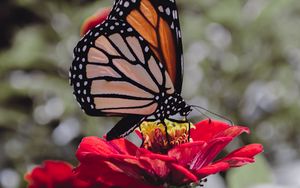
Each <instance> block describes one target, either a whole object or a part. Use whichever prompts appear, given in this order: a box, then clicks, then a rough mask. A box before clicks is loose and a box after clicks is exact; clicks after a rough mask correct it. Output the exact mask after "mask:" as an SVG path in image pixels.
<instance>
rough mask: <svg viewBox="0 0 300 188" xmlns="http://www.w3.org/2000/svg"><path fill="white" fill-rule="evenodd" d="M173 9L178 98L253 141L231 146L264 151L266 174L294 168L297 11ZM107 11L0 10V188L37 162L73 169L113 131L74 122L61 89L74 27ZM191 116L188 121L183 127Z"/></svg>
mask: <svg viewBox="0 0 300 188" xmlns="http://www.w3.org/2000/svg"><path fill="white" fill-rule="evenodd" d="M177 3H178V8H179V10H180V21H181V28H182V34H183V44H184V56H185V77H184V86H183V96H184V98H186V99H187V101H188V102H189V103H193V104H197V105H200V106H203V107H206V108H208V109H210V110H212V111H214V112H217V113H220V114H224V115H226V117H228V118H230V119H232V120H234V122H236V123H237V124H242V125H247V126H249V127H250V129H251V130H252V134H251V135H250V136H244V137H243V139H242V140H240V141H239V142H237V143H235V145H239V144H241V143H253V142H260V143H263V144H264V146H265V155H266V157H267V160H268V162H269V163H270V164H271V165H274V166H276V165H278V164H283V162H284V161H285V160H286V159H288V160H294V159H297V158H299V144H300V137H299V136H298V135H299V133H300V128H299V125H298V122H299V121H300V115H299V111H300V100H299V95H300V93H299V91H300V90H299V86H300V42H299V41H300V32H299V31H300V3H299V2H298V1H297V0H276V1H272V0H242V1H241V0H197V1H195V0H178V1H177ZM111 5H112V2H111V1H109V0H103V1H101V0H98V1H87V0H81V1H80V0H66V1H59V0H53V1H42V2H41V1H37V0H14V1H9V0H4V1H1V2H0V24H1V28H0V34H1V38H0V79H1V82H0V88H1V93H0V105H1V106H0V152H1V155H0V186H1V185H2V186H3V187H12V188H13V187H24V186H25V183H24V182H23V180H22V177H23V174H24V173H25V172H26V171H27V170H28V169H30V167H31V166H32V165H33V164H39V163H41V161H43V160H45V159H62V160H67V161H69V162H72V163H73V164H74V165H75V164H76V158H75V151H76V147H77V145H78V144H79V142H80V140H81V138H82V137H83V136H86V135H98V136H102V135H103V134H104V133H105V132H106V131H107V130H108V129H109V128H110V127H112V126H113V125H114V123H115V122H116V121H117V119H114V118H103V117H88V116H86V115H85V114H83V113H82V112H81V111H80V108H79V106H78V105H77V103H76V102H75V99H74V98H73V96H72V92H73V91H72V88H71V87H70V86H69V84H68V69H69V66H70V64H71V62H72V50H73V48H74V46H75V45H76V43H77V41H78V40H79V29H80V26H81V24H82V22H83V21H84V19H85V18H87V17H88V16H90V15H92V14H93V13H94V12H95V11H97V10H98V9H101V8H103V7H107V6H111ZM199 116H200V114H199V113H193V114H192V117H191V119H192V120H194V121H196V120H198V119H199ZM229 149H230V148H229ZM5 177H9V178H11V179H10V180H11V181H6V180H5ZM12 180H14V181H12Z"/></svg>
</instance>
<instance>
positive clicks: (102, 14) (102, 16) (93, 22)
mask: <svg viewBox="0 0 300 188" xmlns="http://www.w3.org/2000/svg"><path fill="white" fill-rule="evenodd" d="M110 11H111V10H110V8H104V9H102V10H99V11H98V12H96V13H95V14H94V15H92V16H90V17H89V18H87V19H86V20H85V21H84V23H83V24H82V26H81V29H80V36H83V35H84V34H86V33H87V32H88V31H89V30H90V29H92V28H94V27H96V26H97V25H98V24H101V23H102V22H103V21H104V20H106V18H107V16H108V15H109V13H110Z"/></svg>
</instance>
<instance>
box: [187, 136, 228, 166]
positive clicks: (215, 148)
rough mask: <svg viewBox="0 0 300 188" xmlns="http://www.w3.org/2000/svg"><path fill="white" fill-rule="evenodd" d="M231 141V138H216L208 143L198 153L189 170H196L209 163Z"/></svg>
mask: <svg viewBox="0 0 300 188" xmlns="http://www.w3.org/2000/svg"><path fill="white" fill-rule="evenodd" d="M231 141H232V138H231V137H223V138H216V139H214V140H212V141H210V142H209V143H208V144H207V145H206V146H205V148H204V149H203V150H202V151H199V152H198V153H197V155H196V156H195V158H194V159H193V160H192V161H191V165H190V169H192V170H197V169H200V168H202V167H204V166H206V165H207V164H209V163H211V161H212V160H213V159H214V158H215V157H216V156H217V155H218V154H219V153H220V152H221V151H222V150H223V148H224V147H225V146H226V145H227V144H228V143H229V142H231Z"/></svg>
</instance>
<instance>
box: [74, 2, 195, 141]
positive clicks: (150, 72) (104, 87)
mask: <svg viewBox="0 0 300 188" xmlns="http://www.w3.org/2000/svg"><path fill="white" fill-rule="evenodd" d="M182 77H183V54H182V42H181V31H180V26H179V17H178V12H177V7H176V2H175V0H163V1H162V0H117V1H115V3H114V6H113V9H112V11H111V13H110V14H109V16H108V18H107V19H106V20H105V21H104V22H103V23H102V24H100V25H97V26H96V27H95V28H93V29H91V30H90V31H89V32H88V33H86V35H85V36H84V37H83V38H82V39H81V40H80V41H79V42H78V44H77V46H76V47H75V49H74V60H73V63H72V66H71V68H70V82H71V85H72V86H73V89H74V95H75V97H76V99H77V101H78V103H79V104H80V105H81V107H82V109H83V111H84V112H85V113H87V114H88V115H93V116H122V117H123V118H122V119H121V120H120V121H119V122H118V123H117V124H116V125H115V126H114V127H113V128H112V129H111V130H110V131H109V132H108V134H107V137H106V139H107V140H112V139H115V138H120V137H123V136H126V135H127V134H129V133H130V132H132V131H133V130H134V129H135V128H136V127H138V126H139V124H140V123H141V122H142V121H144V120H145V119H147V118H149V117H154V118H155V119H157V120H160V121H161V122H164V119H165V118H168V117H171V116H172V115H175V114H180V115H181V116H183V117H186V116H187V115H188V114H189V112H190V111H191V106H190V105H188V104H186V102H185V101H184V100H183V98H182V97H181V96H180V93H181V87H182Z"/></svg>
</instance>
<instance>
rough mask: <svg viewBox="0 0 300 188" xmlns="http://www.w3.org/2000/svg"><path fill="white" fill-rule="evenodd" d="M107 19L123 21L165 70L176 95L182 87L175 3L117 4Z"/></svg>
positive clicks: (154, 0)
mask: <svg viewBox="0 0 300 188" xmlns="http://www.w3.org/2000/svg"><path fill="white" fill-rule="evenodd" d="M110 19H123V20H126V21H127V22H128V23H129V24H130V25H131V26H132V27H133V28H134V29H135V30H136V31H137V32H138V33H139V34H140V35H141V36H142V37H143V38H144V39H145V40H147V42H148V43H149V46H150V48H151V50H152V51H153V53H154V54H155V55H156V57H157V58H158V59H159V60H160V61H161V62H162V63H163V64H164V65H165V68H166V70H167V72H168V74H169V76H170V78H171V80H172V82H173V84H174V87H175V89H176V92H178V93H180V92H181V86H182V67H183V58H182V42H181V33H180V27H179V21H178V13H177V8H176V4H175V1H167V0H136V1H134V2H133V1H123V0H119V1H117V2H116V4H115V6H114V8H113V10H112V12H111V14H110Z"/></svg>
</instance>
